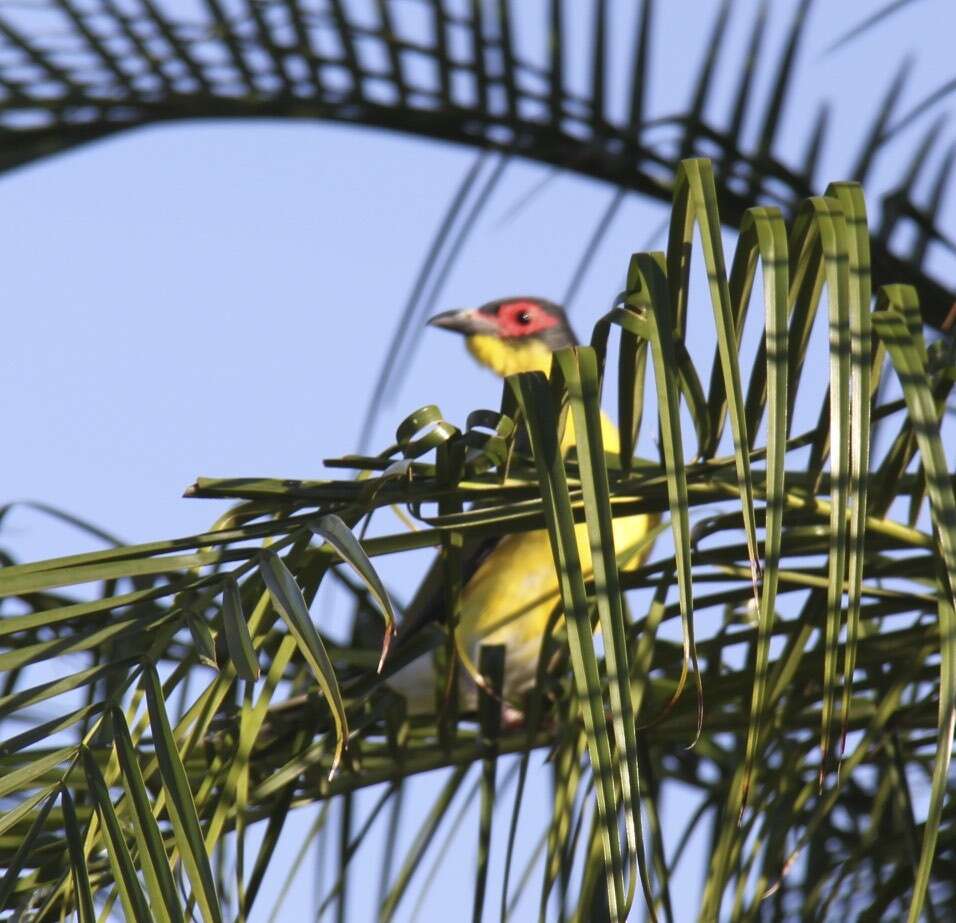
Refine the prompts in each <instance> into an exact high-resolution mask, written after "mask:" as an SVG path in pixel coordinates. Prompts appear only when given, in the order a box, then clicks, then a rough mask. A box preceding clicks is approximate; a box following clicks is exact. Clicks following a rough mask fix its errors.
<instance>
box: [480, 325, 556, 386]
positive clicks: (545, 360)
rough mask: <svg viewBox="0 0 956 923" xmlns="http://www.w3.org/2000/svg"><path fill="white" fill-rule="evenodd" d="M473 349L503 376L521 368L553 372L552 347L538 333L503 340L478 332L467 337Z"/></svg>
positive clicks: (485, 362) (531, 370)
mask: <svg viewBox="0 0 956 923" xmlns="http://www.w3.org/2000/svg"><path fill="white" fill-rule="evenodd" d="M465 342H466V345H467V347H468V352H470V353H471V354H472V355H473V356H474V357H475V359H477V360H478V361H479V362H480V363H481V364H482V365H485V366H487V367H488V368H490V369H491V370H492V371H493V372H495V373H496V374H498V375H501V376H502V377H503V376H505V375H516V374H518V372H549V371H550V370H551V350H550V349H548V347H547V346H546V345H545V344H544V343H542V342H541V341H540V340H538V339H536V338H534V337H528V338H527V339H526V340H520V339H515V340H502V339H500V338H499V337H495V336H485V335H483V334H478V335H476V336H470V337H468V339H467V340H466V341H465Z"/></svg>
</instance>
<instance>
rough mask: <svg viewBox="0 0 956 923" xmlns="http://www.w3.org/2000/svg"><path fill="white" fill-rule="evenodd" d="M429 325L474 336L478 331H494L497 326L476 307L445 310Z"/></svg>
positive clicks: (431, 319) (430, 320) (430, 321)
mask: <svg viewBox="0 0 956 923" xmlns="http://www.w3.org/2000/svg"><path fill="white" fill-rule="evenodd" d="M428 326H429V327H441V328H442V330H453V331H454V332H455V333H463V334H465V336H472V335H473V334H476V333H492V332H494V331H495V330H497V328H496V327H495V323H494V321H493V320H491V318H488V317H485V316H484V315H482V314H480V313H479V312H478V311H476V310H475V309H474V308H463V309H461V310H457V311H443V312H442V313H441V314H436V315H435V316H434V317H432V318H430V319H429V321H428Z"/></svg>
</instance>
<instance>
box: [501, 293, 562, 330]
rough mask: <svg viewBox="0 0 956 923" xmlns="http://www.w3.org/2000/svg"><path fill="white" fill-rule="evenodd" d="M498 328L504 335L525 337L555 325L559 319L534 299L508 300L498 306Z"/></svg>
mask: <svg viewBox="0 0 956 923" xmlns="http://www.w3.org/2000/svg"><path fill="white" fill-rule="evenodd" d="M497 320H498V330H499V331H500V333H501V336H503V337H523V336H531V335H533V334H535V333H540V332H541V331H542V330H547V329H548V328H549V327H553V326H555V324H557V323H558V319H557V318H556V317H554V316H553V315H551V314H548V312H547V311H545V310H544V309H543V308H542V307H541V305H539V304H536V303H535V302H533V301H506V302H505V303H504V304H503V305H502V306H501V307H500V308H498V315H497Z"/></svg>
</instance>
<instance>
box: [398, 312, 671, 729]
mask: <svg viewBox="0 0 956 923" xmlns="http://www.w3.org/2000/svg"><path fill="white" fill-rule="evenodd" d="M428 325H430V326H432V327H435V328H438V329H441V330H446V331H450V332H453V333H457V334H459V335H461V336H463V337H464V340H465V346H466V348H467V350H468V352H469V353H470V354H471V355H472V357H473V358H474V359H475V360H476V361H477V362H478V363H479V364H480V365H482V366H484V367H485V368H487V369H489V370H490V371H492V372H493V373H494V374H495V375H497V376H498V377H500V378H504V377H506V376H509V375H514V374H517V373H519V372H533V371H541V372H545V373H548V372H549V371H550V369H551V362H552V355H553V353H554V352H555V351H556V350H558V349H562V348H564V347H569V346H575V345H577V343H578V340H577V338H576V337H575V335H574V332H573V330H572V329H571V325H570V323H569V322H568V318H567V314H566V313H565V311H564V310H563V309H562V308H561V306H560V305H558V304H555V303H554V302H553V301H549V300H547V299H545V298H539V297H536V296H512V297H508V298H499V299H497V300H495V301H490V302H488V303H487V304H483V305H481V307H478V308H465V309H460V310H452V311H445V312H443V313H441V314H438V315H436V316H434V317H432V318H431V319H430V320H429V321H428ZM601 422H602V436H603V442H604V448H605V451H607V452H611V453H615V452H618V451H619V450H620V440H619V438H618V431H617V428H616V427H615V426H614V424H613V422H612V421H611V420H610V418H608V417H607V415H606V414H604V413H603V412H602V417H601ZM574 442H575V440H574V431H573V422H572V421H571V420H570V419H569V421H568V425H567V426H566V428H565V435H564V439H563V442H562V450H563V451H565V452H566V451H567V450H568V449H570V448H573V446H574ZM658 519H659V517H658V516H657V515H656V514H637V515H633V516H627V517H620V518H616V519H615V520H614V545H615V552H616V555H617V559H618V562H619V563H620V564H621V566H622V567H625V568H628V569H630V568H633V567H637V566H639V565H640V564H641V563H643V561H644V560H645V559H646V558H647V555H648V554H649V553H650V550H651V547H650V546H651V544H652V537H653V533H654V529H655V527H656V525H657V522H658ZM575 537H576V539H577V545H578V552H579V554H580V556H581V563H582V567H583V568H584V573H585V576H586V577H590V575H591V571H592V562H591V549H590V542H589V540H588V535H587V526H586V524H585V523H579V524H577V525H576V526H575ZM430 576H431V580H430V581H429V579H428V578H426V583H430V589H429V590H428V592H427V593H426V594H425V596H426V597H427V595H428V594H429V593H430V594H431V598H430V599H427V598H426V599H424V600H423V599H418V600H417V602H418V603H420V605H418V607H417V608H418V618H417V620H416V621H417V623H418V624H421V622H423V621H425V622H427V621H430V620H434V619H436V618H437V619H438V620H441V618H442V613H441V608H442V605H443V596H442V594H441V592H440V585H438V579H440V569H439V568H438V567H437V562H436V566H435V567H433V570H432V572H431V575H430ZM423 586H424V584H423ZM436 589H437V592H436ZM560 598H561V597H560V588H559V579H558V574H557V571H556V569H555V564H554V559H553V557H552V551H551V544H550V540H549V538H548V533H547V531H545V530H543V529H537V530H533V531H528V532H518V533H513V534H510V535H505V536H503V537H501V538H499V539H496V540H495V539H493V540H491V542H490V544H488V543H486V544H484V545H481V546H478V547H476V548H474V549H471V554H470V555H469V556H468V557H467V559H466V560H465V562H464V566H463V586H462V589H461V594H460V597H459V613H458V625H457V629H456V632H455V641H456V649H457V652H458V656H459V659H460V661H461V663H462V665H463V666H464V667H465V669H463V670H459V671H458V674H459V688H458V699H459V708H460V709H461V710H463V711H472V710H474V708H475V707H476V703H477V691H478V685H479V684H480V683H481V682H482V677H480V675H478V673H477V667H476V664H477V663H478V656H479V650H480V647H481V645H483V644H495V645H497V644H500V645H503V646H504V648H505V674H504V681H503V686H502V690H501V692H502V698H503V699H504V705H505V707H506V708H508V709H510V710H511V712H512V713H514V710H515V709H520V703H521V700H522V695H523V693H524V692H525V691H527V690H528V689H529V688H530V687H531V686H532V685H533V684H534V681H535V677H536V675H537V666H538V658H539V654H540V650H541V643H542V640H543V637H544V634H545V631H546V629H547V624H548V621H549V619H550V617H551V614H552V612H553V611H554V610H555V608H556V607H557V606H558V605H559V603H560ZM387 682H388V685H389V686H390V687H391V688H392V689H393V690H394V691H396V692H398V693H399V694H400V695H402V696H404V698H405V700H406V708H407V713H408V714H410V715H419V714H424V713H429V712H433V711H434V710H435V706H436V695H435V693H436V688H437V687H436V679H435V674H434V666H433V660H432V657H431V656H429V655H425V656H421V657H418V658H417V659H416V660H413V661H412V662H411V663H409V664H408V665H407V666H405V667H403V668H401V669H400V670H399V671H398V672H396V673H394V674H393V675H392V676H391V677H389V679H388V680H387Z"/></svg>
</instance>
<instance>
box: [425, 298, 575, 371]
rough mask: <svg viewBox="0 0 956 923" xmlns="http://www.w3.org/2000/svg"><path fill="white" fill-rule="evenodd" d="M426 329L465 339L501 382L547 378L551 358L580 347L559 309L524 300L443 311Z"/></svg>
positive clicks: (547, 303)
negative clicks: (535, 375) (521, 375)
mask: <svg viewBox="0 0 956 923" xmlns="http://www.w3.org/2000/svg"><path fill="white" fill-rule="evenodd" d="M428 323H429V324H430V325H431V326H433V327H441V328H442V329H444V330H453V331H454V332H456V333H461V334H464V336H465V344H466V345H467V347H468V351H469V352H470V353H471V354H472V355H473V356H474V357H475V359H477V360H478V361H479V362H480V363H481V364H482V365H485V366H487V367H488V368H490V369H491V370H492V371H493V372H495V373H496V374H498V375H502V376H504V375H514V374H516V373H518V372H534V371H542V372H548V371H549V370H550V369H551V353H553V352H554V351H555V350H556V349H561V348H562V347H565V346H574V345H575V344H576V343H577V340H576V339H575V337H574V333H573V332H572V331H571V327H570V325H569V324H568V318H567V316H566V315H565V313H564V311H563V310H562V309H561V308H560V307H559V306H558V305H556V304H555V303H554V302H552V301H546V300H545V299H544V298H531V297H527V296H523V295H522V296H515V297H512V298H500V299H498V300H497V301H489V302H488V303H487V304H484V305H482V306H481V307H480V308H464V309H462V310H458V311H445V312H444V313H442V314H438V315H436V316H435V317H433V318H432V319H431V320H430V321H429V322H428Z"/></svg>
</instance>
